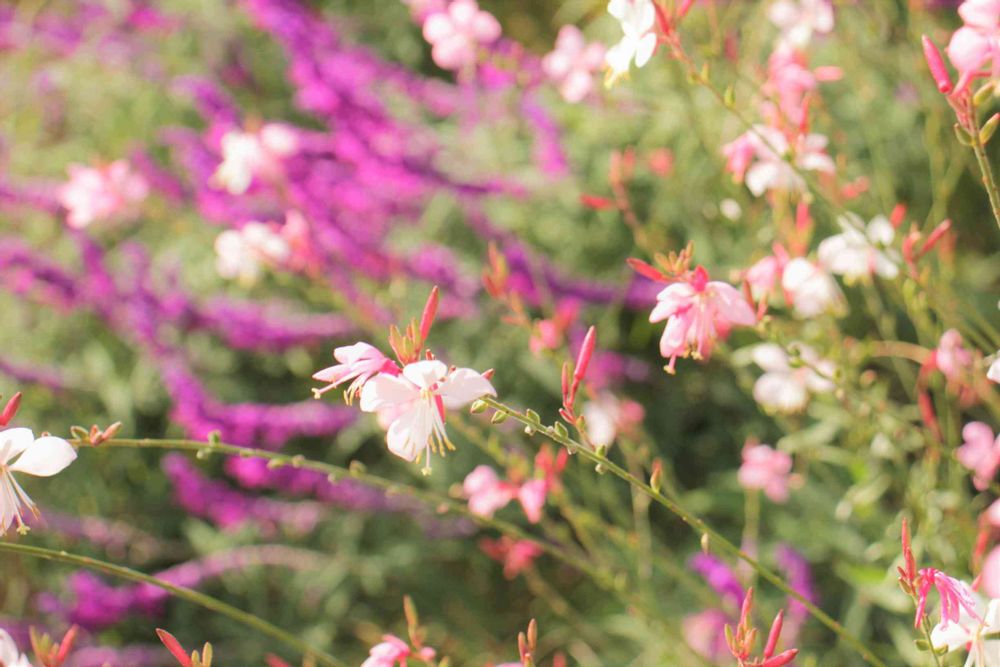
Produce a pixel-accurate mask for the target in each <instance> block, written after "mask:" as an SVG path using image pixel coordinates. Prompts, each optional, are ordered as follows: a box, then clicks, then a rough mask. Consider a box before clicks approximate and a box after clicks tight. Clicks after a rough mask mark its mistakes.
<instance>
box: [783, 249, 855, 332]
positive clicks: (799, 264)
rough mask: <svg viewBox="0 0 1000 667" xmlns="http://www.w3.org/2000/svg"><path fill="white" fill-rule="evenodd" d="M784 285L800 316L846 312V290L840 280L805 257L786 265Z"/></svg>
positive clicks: (793, 306)
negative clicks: (841, 288)
mask: <svg viewBox="0 0 1000 667" xmlns="http://www.w3.org/2000/svg"><path fill="white" fill-rule="evenodd" d="M781 287H782V288H783V289H784V290H785V293H786V295H787V296H788V299H789V300H790V301H791V304H792V308H793V309H794V310H795V313H796V314H797V315H799V316H800V317H816V316H817V315H821V314H822V313H825V312H832V313H834V314H835V315H839V314H842V313H843V312H844V309H845V302H844V293H843V292H841V291H840V286H839V285H837V281H836V280H834V279H833V277H832V276H831V275H830V274H829V273H827V272H826V270H824V269H823V267H821V266H819V265H817V264H814V263H813V262H810V261H809V260H808V259H806V258H804V257H796V258H795V259H793V260H791V261H790V262H788V264H786V265H785V270H784V272H783V273H782V275H781Z"/></svg>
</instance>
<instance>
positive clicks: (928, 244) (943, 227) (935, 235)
mask: <svg viewBox="0 0 1000 667" xmlns="http://www.w3.org/2000/svg"><path fill="white" fill-rule="evenodd" d="M950 229H951V220H944V221H942V222H941V224H939V225H938V226H937V227H935V228H934V231H932V232H931V233H930V234H929V235H928V236H927V240H926V241H924V245H922V246H921V247H920V252H919V253H918V254H917V258H918V259H919V258H920V257H923V256H924V255H926V254H927V253H928V252H930V251H931V250H932V249H933V248H934V246H936V245H937V243H938V241H940V240H941V239H942V237H944V235H945V234H947V233H948V231H949V230H950Z"/></svg>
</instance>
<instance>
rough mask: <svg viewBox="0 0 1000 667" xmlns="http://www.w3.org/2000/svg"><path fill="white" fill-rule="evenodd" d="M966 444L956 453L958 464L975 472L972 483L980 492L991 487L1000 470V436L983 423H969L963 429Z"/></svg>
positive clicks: (963, 438)
mask: <svg viewBox="0 0 1000 667" xmlns="http://www.w3.org/2000/svg"><path fill="white" fill-rule="evenodd" d="M962 440H964V444H963V445H962V446H961V447H959V448H958V449H957V450H956V451H955V456H956V457H957V458H958V462H959V463H961V464H962V465H963V466H965V467H966V468H968V469H969V470H972V471H973V475H972V482H973V484H975V486H976V488H977V489H979V490H980V491H984V490H985V489H986V488H988V487H989V485H990V482H992V481H993V478H994V477H996V474H997V470H998V469H1000V436H998V437H997V438H994V437H993V429H991V428H990V427H989V426H987V425H986V424H984V423H982V422H969V423H968V424H966V425H965V428H963V429H962Z"/></svg>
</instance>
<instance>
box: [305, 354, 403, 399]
mask: <svg viewBox="0 0 1000 667" xmlns="http://www.w3.org/2000/svg"><path fill="white" fill-rule="evenodd" d="M333 358H334V359H336V360H337V361H339V362H340V363H338V364H337V365H336V366H330V367H329V368H324V369H323V370H321V371H319V372H318V373H316V374H315V375H313V379H314V380H319V381H320V382H328V383H329V384H328V385H327V386H326V387H323V388H322V389H313V395H315V396H316V398H319V397H320V396H322V395H323V394H325V393H326V392H328V391H330V390H331V389H333V388H335V387H338V386H340V385H341V384H343V383H345V382H347V381H348V380H353V382H351V384H350V386H349V387H348V388H347V390H346V391H345V392H344V398H345V399H347V400H348V401H351V400H352V399H353V398H354V397H355V396H357V394H358V393H359V392H360V391H361V388H362V387H363V386H364V384H365V383H366V382H368V380H370V379H371V378H372V376H373V375H375V374H377V373H387V374H389V375H399V367H397V366H396V364H395V363H394V362H393V361H392V360H391V359H389V358H388V357H387V356H385V355H384V354H382V352H381V351H379V350H378V348H375V347H373V346H371V345H369V344H368V343H355V344H354V345H347V346H344V347H338V348H337V349H335V350H334V351H333Z"/></svg>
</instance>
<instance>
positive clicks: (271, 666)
mask: <svg viewBox="0 0 1000 667" xmlns="http://www.w3.org/2000/svg"><path fill="white" fill-rule="evenodd" d="M264 662H266V663H267V667H292V666H291V665H289V664H288V663H287V662H285V661H284V660H282V659H281V658H279V657H278V656H276V655H274V654H273V653H268V654H267V655H265V656H264Z"/></svg>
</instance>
